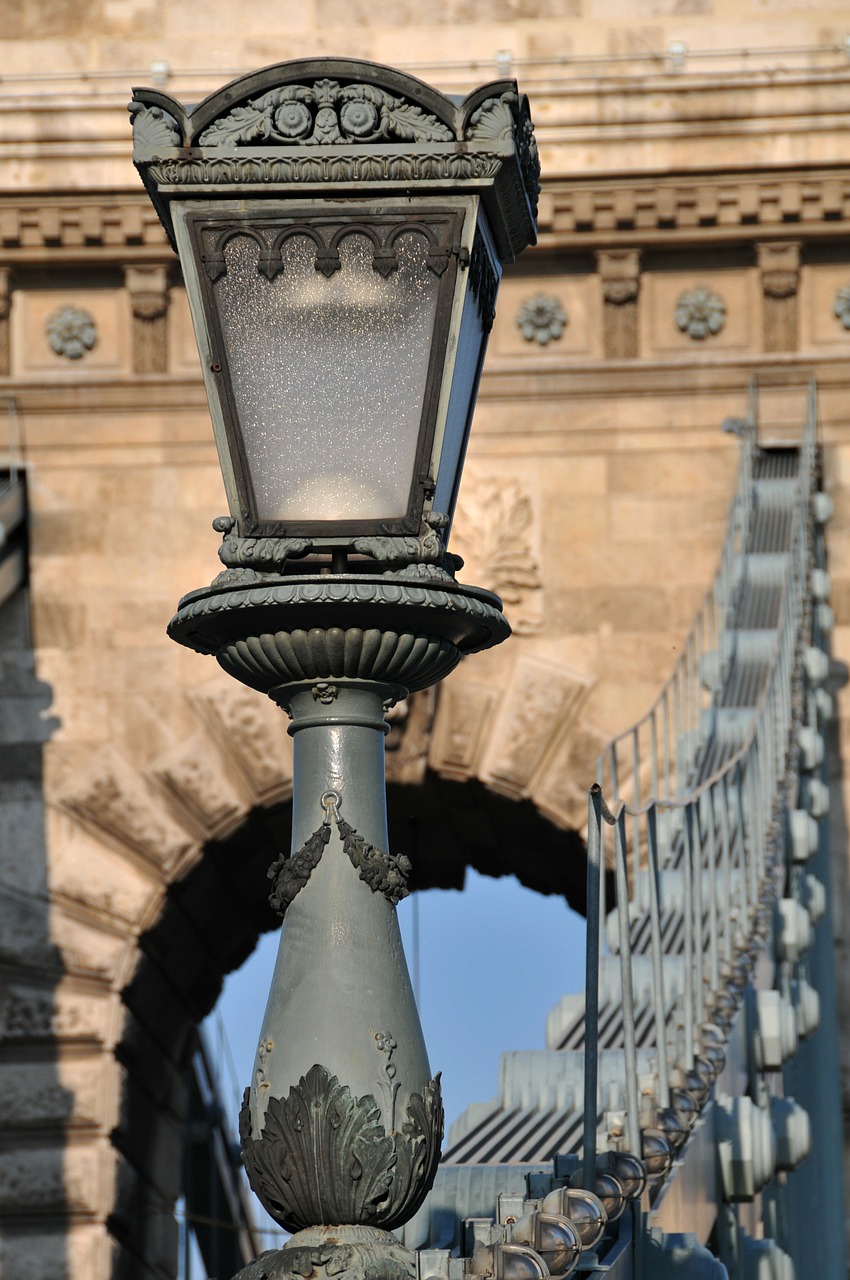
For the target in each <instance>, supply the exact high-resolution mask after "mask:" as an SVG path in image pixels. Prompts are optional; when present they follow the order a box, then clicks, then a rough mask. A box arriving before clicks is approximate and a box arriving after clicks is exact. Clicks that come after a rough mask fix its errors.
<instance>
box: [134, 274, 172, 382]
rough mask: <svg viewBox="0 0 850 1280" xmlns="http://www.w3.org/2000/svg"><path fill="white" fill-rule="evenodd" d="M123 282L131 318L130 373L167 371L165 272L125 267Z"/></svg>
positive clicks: (166, 276)
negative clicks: (131, 348)
mask: <svg viewBox="0 0 850 1280" xmlns="http://www.w3.org/2000/svg"><path fill="white" fill-rule="evenodd" d="M124 283H125V286H126V289H127V292H128V294H129V296H130V309H131V312H132V317H133V371H134V372H135V373H165V372H166V371H167V369H168V303H169V295H168V269H167V268H166V267H164V266H161V267H125V268H124Z"/></svg>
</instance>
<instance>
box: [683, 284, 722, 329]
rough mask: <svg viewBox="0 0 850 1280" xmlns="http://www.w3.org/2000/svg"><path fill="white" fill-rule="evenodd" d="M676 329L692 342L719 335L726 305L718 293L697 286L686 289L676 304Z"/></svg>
mask: <svg viewBox="0 0 850 1280" xmlns="http://www.w3.org/2000/svg"><path fill="white" fill-rule="evenodd" d="M675 321H676V327H677V328H678V329H680V330H681V331H682V333H686V334H687V335H688V337H689V338H692V339H693V340H694V342H703V341H704V340H705V339H706V338H709V337H712V336H713V335H714V334H716V333H719V332H720V330H721V329H722V328H723V326H724V324H725V323H726V303H725V302H724V301H723V299H722V298H721V296H720V294H719V293H715V292H714V290H713V289H707V288H705V287H704V286H702V285H699V286H698V287H697V288H695V289H686V290H685V292H684V293H683V294H681V296H680V297H679V301H678V302H677V303H676V312H675Z"/></svg>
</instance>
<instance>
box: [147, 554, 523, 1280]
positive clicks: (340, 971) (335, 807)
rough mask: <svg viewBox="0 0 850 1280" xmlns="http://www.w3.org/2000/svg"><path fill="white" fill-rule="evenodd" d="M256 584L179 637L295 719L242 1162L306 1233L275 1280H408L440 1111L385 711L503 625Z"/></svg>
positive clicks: (339, 590)
mask: <svg viewBox="0 0 850 1280" xmlns="http://www.w3.org/2000/svg"><path fill="white" fill-rule="evenodd" d="M257 576H259V575H257ZM264 576H265V581H263V582H262V583H261V584H258V583H257V582H256V581H254V580H252V581H251V582H250V583H249V584H248V585H240V582H239V579H237V580H236V583H235V584H234V581H233V579H231V578H228V576H227V575H226V574H225V575H222V578H221V579H219V580H217V582H216V583H214V584H213V585H212V586H211V587H209V588H207V589H206V590H203V591H196V592H193V593H191V594H190V595H189V596H186V597H185V598H184V600H183V601H181V604H180V608H179V611H178V613H177V615H176V617H175V618H174V619H173V621H172V623H171V625H170V628H169V632H170V634H171V636H172V637H173V638H174V639H176V640H178V641H179V642H180V643H182V644H186V645H188V646H189V647H191V648H193V649H196V650H199V651H201V652H206V653H213V654H215V656H216V657H217V659H218V661H219V662H220V664H221V665H222V666H223V667H224V668H225V670H227V671H229V672H230V674H231V675H233V676H235V677H236V678H237V679H239V680H241V681H243V682H244V683H246V684H249V685H251V686H252V687H254V688H256V689H261V690H263V691H264V692H265V693H267V694H268V695H269V696H270V697H272V698H273V699H274V701H276V702H277V703H279V705H280V706H281V707H282V708H283V709H284V710H285V711H286V712H287V714H288V715H289V716H290V718H291V720H292V724H291V725H290V729H289V732H290V733H291V734H292V736H293V739H294V769H293V814H292V850H291V853H290V855H289V856H288V857H284V858H281V859H280V860H279V861H278V862H276V863H275V864H274V865H273V866H272V868H271V869H270V872H269V875H270V877H271V878H272V881H273V885H272V895H271V901H272V904H273V906H275V907H276V909H277V910H279V911H280V912H281V914H282V915H283V916H284V923H283V929H282V932H281V941H280V951H279V954H278V960H277V966H276V969H275V974H274V978H273V981H272V988H271V992H270V995H269V1001H268V1006H267V1008H266V1013H265V1016H264V1019H263V1025H262V1031H261V1035H260V1042H259V1047H258V1050H257V1057H256V1060H255V1064H254V1072H253V1077H252V1080H251V1083H250V1086H249V1088H248V1089H247V1090H246V1092H245V1101H244V1104H243V1108H242V1113H241V1115H240V1134H241V1137H242V1146H243V1158H244V1160H245V1165H246V1168H247V1170H248V1176H249V1179H250V1181H251V1185H252V1187H253V1189H254V1191H255V1193H256V1194H257V1196H258V1198H259V1199H260V1201H261V1202H262V1204H263V1206H264V1207H265V1209H266V1210H267V1211H268V1213H269V1214H271V1216H272V1217H273V1218H275V1219H276V1221H278V1222H279V1223H280V1224H281V1225H282V1226H283V1227H285V1228H286V1229H287V1230H289V1231H295V1232H297V1233H298V1234H297V1235H296V1237H295V1238H294V1239H293V1241H292V1242H290V1244H288V1245H287V1247H286V1249H285V1250H283V1251H282V1253H281V1254H280V1255H276V1256H277V1257H279V1258H280V1259H281V1261H280V1262H278V1261H274V1262H273V1265H274V1268H275V1270H274V1274H275V1275H277V1274H278V1273H279V1274H281V1275H282V1274H283V1273H284V1271H286V1273H287V1274H289V1273H292V1272H297V1273H298V1274H300V1275H302V1276H309V1275H310V1274H311V1273H312V1272H313V1270H316V1269H318V1268H319V1267H320V1266H321V1267H324V1268H325V1269H326V1270H328V1273H329V1274H336V1273H338V1272H345V1273H346V1274H348V1273H349V1272H351V1273H352V1274H354V1275H358V1276H359V1275H361V1274H362V1275H363V1277H364V1280H365V1278H366V1277H367V1276H369V1275H371V1274H372V1273H373V1272H374V1270H375V1263H376V1259H377V1258H378V1257H380V1258H381V1259H382V1260H383V1261H382V1267H383V1269H382V1270H381V1272H380V1274H381V1276H382V1277H384V1276H386V1275H388V1274H390V1273H391V1274H392V1275H393V1276H394V1275H396V1274H397V1275H398V1276H399V1277H401V1276H402V1275H407V1274H409V1273H410V1271H411V1268H412V1266H413V1259H412V1255H409V1254H408V1253H407V1251H406V1250H404V1249H403V1248H402V1247H401V1246H400V1245H399V1244H398V1241H397V1240H395V1238H394V1237H392V1236H390V1235H389V1234H388V1232H389V1231H391V1230H392V1229H393V1228H395V1227H398V1226H400V1225H402V1224H403V1223H404V1222H406V1221H407V1220H408V1219H409V1218H410V1217H412V1216H413V1214H414V1213H415V1212H416V1211H417V1209H418V1208H419V1206H420V1205H421V1204H422V1201H423V1200H424V1198H425V1196H426V1195H427V1193H428V1191H429V1189H430V1187H431V1183H432V1182H433V1178H434V1175H435V1173H436V1169H437V1164H438V1161H439V1155H440V1144H441V1140H442V1132H443V1113H442V1105H441V1101H440V1086H439V1077H437V1078H435V1079H432V1078H431V1071H430V1067H429V1064H428V1056H427V1053H426V1050H425V1044H424V1040H423V1037H422V1029H421V1026H420V1023H419V1015H418V1013H417V1010H416V1004H415V1001H414V997H413V991H412V988H411V984H410V978H409V975H408V970H407V964H406V961H405V958H404V952H403V949H402V944H401V936H400V932H399V927H398V921H397V918H396V904H397V903H398V902H399V901H400V899H401V898H402V897H404V896H406V894H407V888H406V883H405V882H406V877H407V872H408V870H409V863H408V862H407V859H406V858H405V857H403V856H401V855H399V856H395V855H393V854H392V853H390V852H389V848H388V834H387V818H386V792H385V781H384V735H385V734H386V732H387V730H388V726H387V723H386V721H385V719H384V712H385V710H386V709H388V708H389V707H391V706H392V705H393V704H394V703H395V702H396V701H397V700H399V699H400V698H403V697H405V696H406V695H407V693H408V692H410V691H412V690H415V689H422V688H425V687H427V686H428V685H430V684H433V683H436V682H437V681H438V680H439V679H441V678H442V677H443V676H444V675H446V674H447V673H448V672H449V671H450V670H452V668H453V667H454V666H455V665H456V664H457V663H458V662H459V661H460V658H461V656H462V655H463V654H464V653H465V652H470V651H473V650H476V649H483V648H489V647H490V646H491V645H493V644H497V643H498V642H499V641H500V640H502V639H504V638H505V637H506V636H507V634H508V632H509V628H508V624H507V622H506V621H505V619H504V617H503V615H502V612H501V608H500V603H499V601H498V599H497V597H495V596H493V595H491V594H490V593H489V592H486V591H481V590H478V589H477V588H466V587H461V586H459V585H458V584H456V583H454V582H449V583H445V582H440V583H439V584H432V583H428V582H425V583H419V582H416V581H410V580H409V579H406V578H405V577H404V576H403V575H382V576H380V577H379V576H376V575H353V574H352V575H348V574H346V575H338V574H337V575H335V574H322V575H317V576H315V577H308V576H303V577H302V576H299V577H296V576H291V577H286V576H283V575H279V574H269V575H264ZM328 1250H331V1253H328ZM305 1251H306V1252H305ZM284 1255H286V1256H285V1258H284ZM308 1263H309V1265H308ZM264 1265H266V1264H265V1263H264ZM269 1265H271V1262H270V1263H269ZM387 1267H389V1272H388V1271H387V1269H386V1268H387ZM280 1268H283V1270H280ZM265 1274H266V1275H269V1276H270V1275H271V1274H272V1273H271V1272H269V1271H268V1268H267V1269H266V1273H265Z"/></svg>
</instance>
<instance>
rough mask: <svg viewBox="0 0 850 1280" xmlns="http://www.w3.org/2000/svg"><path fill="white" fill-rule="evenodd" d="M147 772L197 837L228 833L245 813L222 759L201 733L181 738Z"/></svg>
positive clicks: (201, 838) (181, 819)
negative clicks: (180, 740) (181, 739)
mask: <svg viewBox="0 0 850 1280" xmlns="http://www.w3.org/2000/svg"><path fill="white" fill-rule="evenodd" d="M149 772H150V776H151V778H152V779H154V781H155V782H156V783H158V784H159V786H160V787H162V789H163V790H164V792H165V794H166V795H167V796H168V798H169V801H170V802H171V804H172V805H173V807H174V810H175V812H176V813H177V815H178V817H179V818H180V821H181V823H183V824H185V825H187V826H189V827H190V828H191V829H192V830H193V831H194V832H195V833H196V835H197V837H198V839H200V840H211V839H218V838H220V837H221V836H224V835H227V834H228V833H229V832H230V831H232V830H233V829H234V827H236V826H237V824H238V823H239V822H240V821H241V820H242V818H243V817H244V815H245V805H244V803H243V801H242V799H241V796H240V795H239V793H238V791H237V790H236V789H235V787H234V786H233V783H232V782H231V780H230V777H229V776H228V773H227V770H226V766H225V764H224V761H223V760H222V759H221V758H220V756H219V754H218V753H217V752H216V751H215V750H214V749H213V748H212V747H211V746H210V743H209V740H208V738H207V737H205V736H204V735H201V734H195V735H193V736H192V737H191V738H187V739H184V741H182V742H180V743H179V744H178V745H177V746H176V747H175V748H174V749H173V750H171V751H170V752H168V754H167V755H166V756H165V757H164V758H163V759H161V760H157V761H156V762H155V763H154V764H153V766H152V767H151V769H150V771H149Z"/></svg>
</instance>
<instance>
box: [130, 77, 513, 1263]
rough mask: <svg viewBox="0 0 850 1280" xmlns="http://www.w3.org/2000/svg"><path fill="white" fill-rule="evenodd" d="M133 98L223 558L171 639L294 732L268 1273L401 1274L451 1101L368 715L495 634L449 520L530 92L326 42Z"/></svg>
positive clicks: (262, 1175) (268, 1161) (265, 1123)
mask: <svg viewBox="0 0 850 1280" xmlns="http://www.w3.org/2000/svg"><path fill="white" fill-rule="evenodd" d="M130 110H131V113H132V116H133V135H134V159H135V163H136V165H137V167H138V169H139V171H140V173H141V174H142V177H143V180H144V182H145V185H146V187H147V189H148V191H149V193H150V195H151V198H152V200H153V202H154V204H155V206H156V208H157V210H158V212H159V215H160V217H161V219H162V221H163V224H164V226H165V228H166V230H167V232H168V234H169V236H170V238H171V240H172V243H173V244H174V245H175V248H176V249H177V251H178V253H179V255H180V259H181V263H182V267H183V274H184V278H185V281H186V288H187V292H188V297H189V303H190V307H191V310H192V317H193V322H194V326H195V332H196V336H197V340H198V346H199V349H200V354H201V362H202V366H203V370H204V378H205V380H206V386H207V392H208V396H209V401H210V408H211V412H212V417H213V424H214V428H215V436H216V443H217V446H218V451H219V457H220V460H221V466H222V472H223V476H224V483H225V490H226V493H227V499H228V504H229V507H230V514H229V516H227V517H222V518H221V519H220V520H217V521H216V527H217V528H218V529H219V530H220V531H221V532H222V533H223V534H224V539H223V544H222V547H221V551H220V555H221V558H222V560H223V562H224V564H225V566H226V568H225V571H224V572H223V573H221V574H220V575H219V577H218V578H217V579H216V580H215V581H214V582H213V583H212V585H211V586H209V587H207V588H204V589H203V590H199V591H194V592H191V593H190V594H189V595H187V596H186V597H184V599H183V600H182V601H181V602H180V606H179V609H178V612H177V615H176V617H175V618H174V619H173V620H172V622H171V624H170V627H169V633H170V635H171V636H172V637H173V638H174V639H175V640H177V641H178V642H180V643H181V644H185V645H187V646H189V647H190V648H193V649H195V650H197V651H198V652H201V653H210V654H214V655H215V657H216V658H217V659H218V661H219V663H220V664H221V665H222V666H223V667H224V669H225V670H226V671H228V672H230V674H232V675H233V676H235V677H236V678H237V679H239V680H241V681H242V682H243V683H245V684H248V685H250V686H251V687H252V688H255V689H258V690H261V691H263V692H264V693H267V694H268V695H269V696H270V697H272V698H273V699H274V700H275V701H276V702H277V703H279V704H280V705H281V706H282V707H283V708H284V709H285V710H286V712H287V713H288V714H289V716H290V717H291V719H292V724H291V726H290V733H291V734H292V735H293V736H294V740H295V742H294V782H293V814H292V827H293V837H292V839H293V843H292V852H291V854H290V855H289V856H288V857H284V858H281V860H280V861H279V862H277V863H276V864H275V865H274V866H273V867H272V869H271V871H270V875H271V876H272V878H273V889H272V902H273V904H274V905H275V907H276V908H277V909H278V910H279V911H280V913H281V914H282V915H283V914H285V920H284V926H283V930H282V933H281V943H280V952H279V958H278V962H277V968H276V971H275V976H274V980H273V984H272V990H271V994H270V997H269V1002H268V1007H267V1009H266V1013H265V1017H264V1021H263V1025H262V1033H261V1036H260V1044H259V1049H258V1052H257V1058H256V1062H255V1068H254V1074H253V1078H252V1081H251V1084H250V1087H249V1089H248V1090H246V1097H245V1103H244V1106H243V1110H242V1115H241V1117H240V1122H241V1133H242V1141H243V1154H244V1158H245V1163H246V1165H247V1168H248V1174H249V1177H250V1180H251V1184H252V1186H253V1188H254V1190H255V1192H256V1193H257V1195H258V1196H259V1198H260V1200H261V1201H262V1203H263V1205H264V1206H265V1207H266V1209H267V1210H268V1212H269V1213H270V1214H271V1215H272V1217H274V1218H275V1219H276V1220H277V1221H278V1222H280V1223H281V1224H282V1225H283V1226H284V1227H286V1228H287V1229H288V1230H290V1231H294V1232H297V1233H298V1234H297V1236H296V1237H295V1238H294V1239H293V1240H292V1241H291V1243H290V1244H289V1245H288V1246H287V1248H286V1249H285V1250H283V1251H282V1252H281V1253H280V1255H278V1256H279V1259H280V1262H279V1263H275V1264H274V1271H275V1273H277V1268H278V1266H279V1267H280V1269H281V1274H282V1272H283V1271H284V1270H286V1271H291V1270H292V1269H293V1267H295V1269H296V1270H298V1271H299V1273H300V1274H303V1275H305V1276H306V1275H308V1274H309V1272H310V1270H311V1267H312V1266H313V1265H316V1266H318V1265H323V1266H326V1267H327V1269H328V1271H329V1273H335V1272H336V1271H342V1270H350V1269H353V1268H359V1269H360V1272H361V1274H362V1270H363V1268H365V1269H366V1270H367V1271H368V1270H369V1269H370V1268H371V1266H372V1264H373V1263H376V1262H378V1260H380V1265H381V1268H382V1270H381V1272H380V1274H381V1276H382V1277H383V1276H385V1275H389V1272H392V1275H393V1276H395V1275H396V1274H397V1275H398V1276H399V1277H400V1276H402V1275H407V1274H409V1273H410V1271H411V1266H412V1259H411V1256H410V1255H409V1254H408V1253H407V1251H406V1250H405V1249H403V1248H402V1246H401V1245H400V1244H399V1243H398V1241H397V1239H396V1238H395V1237H394V1236H391V1235H390V1234H389V1231H390V1230H391V1229H392V1228H394V1227H398V1226H399V1225H401V1224H402V1223H403V1222H405V1221H407V1220H408V1219H409V1218H410V1217H411V1216H412V1215H413V1213H414V1212H415V1211H416V1210H417V1208H418V1207H419V1205H420V1204H421V1203H422V1201H423V1199H424V1197H425V1195H426V1194H427V1192H428V1189H429V1188H430V1185H431V1182H432V1180H433V1177H434V1173H435V1171H436V1166H437V1161H438V1159H439V1150H440V1142H441V1138H442V1107H441V1104H440V1087H439V1077H437V1078H435V1079H432V1078H431V1071H430V1067H429V1064H428V1057H427V1053H426V1050H425V1045H424V1042H423V1038H422V1031H421V1027H420V1024H419V1018H418V1015H417V1011H416V1006H415V1003H414V999H413V993H412V990H411V986H410V980H409V977H408V973H407V966H406V963H405V959H404V955H403V951H402V947H401V940H400V935H399V930H398V924H397V921H396V912H395V906H396V904H397V902H398V901H399V900H400V898H402V897H403V896H405V894H406V892H407V890H406V887H405V879H406V874H407V870H408V863H407V860H406V859H405V858H404V857H403V856H394V855H392V854H391V853H389V852H387V849H388V840H387V827H386V801H385V790H384V772H383V770H384V759H383V736H384V734H385V733H386V732H387V724H386V721H385V719H384V712H385V710H386V709H387V708H389V707H391V706H392V705H393V703H394V702H396V701H397V700H399V699H401V698H404V697H406V696H407V694H408V693H409V692H411V691H413V690H417V689H422V688H425V687H427V686H428V685H430V684H434V683H435V682H437V681H438V680H440V679H442V677H443V676H445V675H447V674H448V672H449V671H451V670H452V669H453V667H454V666H455V665H456V664H457V663H458V662H459V660H460V658H461V657H462V656H463V655H464V654H467V653H472V652H475V651H477V650H480V649H486V648H488V647H490V646H492V645H494V644H498V643H499V642H500V641H502V640H504V639H505V638H506V636H507V635H508V632H509V628H508V625H507V623H506V621H505V619H504V617H503V615H502V612H501V606H500V602H499V600H498V599H497V598H496V597H495V596H493V595H491V594H490V593H489V592H486V591H483V590H480V589H478V588H475V587H466V586H461V585H459V584H458V583H457V582H456V580H455V572H456V570H457V569H458V568H459V567H460V563H461V562H460V561H459V560H458V559H457V558H456V557H453V556H452V555H450V553H449V552H448V550H447V539H448V534H449V529H450V526H451V519H452V514H453V511H454V505H455V500H456V496H457V490H458V485H459V481H460V473H461V468H462V465H463V457H464V452H465V449H466V441H467V436H468V433H469V426H470V420H471V416H472V410H473V405H474V401H475V394H476V389H477V384H478V379H479V376H480V372H481V364H482V360H483V357H484V349H485V346H486V342H487V334H488V332H489V329H490V326H491V324H492V320H493V311H494V305H495V298H496V291H497V287H498V281H499V277H500V274H501V268H502V264H503V263H505V262H510V261H512V260H513V259H514V258H515V257H516V255H517V254H518V253H519V252H521V250H522V249H523V248H525V247H526V245H527V244H529V243H530V242H532V241H533V240H534V237H535V200H536V195H537V189H538V173H539V166H538V162H537V153H536V148H535V145H534V138H533V131H532V125H531V120H530V117H529V114H528V107H527V103H526V101H525V99H523V98H521V97H520V96H518V94H517V90H516V85H515V83H514V82H512V81H499V82H497V83H495V84H490V85H486V86H484V87H483V88H481V89H478V90H476V91H475V92H474V93H472V94H471V95H470V96H469V97H468V98H466V99H465V100H464V101H463V102H459V101H458V100H456V99H452V98H448V97H445V96H444V95H442V94H440V93H437V92H436V91H435V90H433V89H431V88H429V87H428V86H426V85H424V84H422V83H421V82H420V81H418V80H415V79H413V78H412V77H410V76H406V75H402V74H401V73H399V72H397V71H392V70H390V69H388V68H386V67H381V66H377V65H375V64H372V63H365V62H355V61H350V60H347V59H319V60H304V61H298V62H290V63H284V64H281V65H279V66H275V67H271V68H268V69H267V70H265V71H260V72H257V73H255V74H252V75H248V76H245V77H243V78H241V79H239V80H236V81H234V82H233V83H232V84H229V85H227V86H226V87H225V88H224V89H222V90H220V91H219V92H218V93H215V94H213V95H212V96H211V97H209V98H207V99H206V100H205V101H204V102H202V103H201V104H200V105H199V106H197V107H194V108H192V109H189V108H184V107H183V106H181V105H180V103H178V102H176V101H174V100H173V99H172V98H170V97H168V96H167V95H165V94H163V93H160V92H158V91H156V90H152V89H144V90H138V91H136V92H135V98H134V101H133V103H132V104H131V108H130ZM299 1250H300V1251H302V1252H298V1253H296V1251H299ZM303 1251H306V1252H303ZM340 1251H341V1252H340ZM296 1262H298V1266H297V1267H296ZM269 1266H271V1264H269ZM305 1268H306V1269H305ZM387 1268H389V1271H387ZM266 1273H267V1274H272V1272H270V1271H269V1269H268V1267H266ZM376 1274H377V1273H376Z"/></svg>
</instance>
